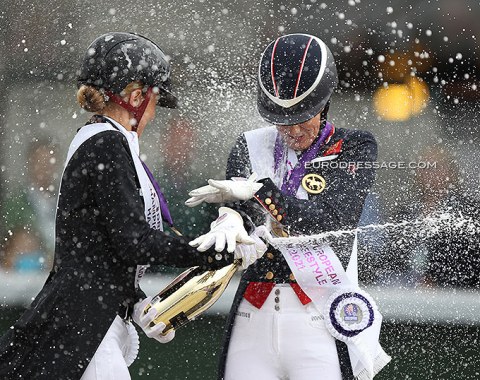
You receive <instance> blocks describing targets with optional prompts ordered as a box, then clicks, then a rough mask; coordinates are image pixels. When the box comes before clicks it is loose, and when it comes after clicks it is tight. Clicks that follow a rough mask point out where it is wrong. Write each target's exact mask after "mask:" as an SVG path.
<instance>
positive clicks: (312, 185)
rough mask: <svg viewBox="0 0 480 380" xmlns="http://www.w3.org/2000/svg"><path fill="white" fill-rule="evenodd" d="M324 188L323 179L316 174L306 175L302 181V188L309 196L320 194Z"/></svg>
mask: <svg viewBox="0 0 480 380" xmlns="http://www.w3.org/2000/svg"><path fill="white" fill-rule="evenodd" d="M325 186H326V182H325V179H324V178H323V177H322V176H320V175H318V174H307V175H306V176H305V177H303V179H302V187H303V188H304V189H305V190H307V192H308V193H310V194H320V193H321V192H322V191H323V190H325Z"/></svg>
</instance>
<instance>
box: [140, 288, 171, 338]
mask: <svg viewBox="0 0 480 380" xmlns="http://www.w3.org/2000/svg"><path fill="white" fill-rule="evenodd" d="M151 301H152V297H151V296H150V297H147V298H145V299H144V300H142V301H140V302H137V303H136V304H135V305H134V306H133V313H132V319H133V321H134V322H135V323H136V324H137V325H138V326H140V327H141V328H142V330H143V332H144V333H145V335H146V336H148V337H149V338H153V339H155V340H156V341H158V342H160V343H168V342H170V341H171V340H172V339H173V338H175V330H172V331H170V332H169V333H168V334H167V335H162V331H163V330H165V327H166V326H165V323H162V322H160V323H157V324H154V322H153V321H154V320H155V318H156V316H157V310H156V309H155V308H154V307H151V308H150V310H148V312H147V313H144V310H145V308H146V307H147V306H148V304H149V303H150V302H151ZM152 324H153V327H152V326H151V325H152Z"/></svg>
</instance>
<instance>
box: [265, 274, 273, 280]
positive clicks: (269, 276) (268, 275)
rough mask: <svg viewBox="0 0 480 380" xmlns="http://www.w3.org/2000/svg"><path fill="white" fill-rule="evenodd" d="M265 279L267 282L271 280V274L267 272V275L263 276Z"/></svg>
mask: <svg viewBox="0 0 480 380" xmlns="http://www.w3.org/2000/svg"><path fill="white" fill-rule="evenodd" d="M265 278H266V279H267V280H271V279H272V278H273V272H267V274H266V275H265Z"/></svg>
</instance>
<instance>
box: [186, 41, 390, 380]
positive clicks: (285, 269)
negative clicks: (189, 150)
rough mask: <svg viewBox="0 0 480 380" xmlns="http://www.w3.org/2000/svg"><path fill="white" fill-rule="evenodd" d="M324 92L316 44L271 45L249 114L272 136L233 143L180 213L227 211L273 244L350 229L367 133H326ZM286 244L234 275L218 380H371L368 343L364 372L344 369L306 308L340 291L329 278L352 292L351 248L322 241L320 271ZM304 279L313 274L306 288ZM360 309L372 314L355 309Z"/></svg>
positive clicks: (327, 92)
mask: <svg viewBox="0 0 480 380" xmlns="http://www.w3.org/2000/svg"><path fill="white" fill-rule="evenodd" d="M336 85H337V70H336V67H335V62H334V59H333V55H332V53H331V52H330V50H329V49H328V47H327V46H326V45H325V44H324V42H323V41H322V40H321V39H319V38H317V37H315V36H311V35H307V34H291V35H286V36H283V37H280V38H278V39H276V40H275V41H273V42H272V43H271V44H270V45H268V47H267V48H266V50H265V51H264V53H263V55H262V57H261V60H260V65H259V72H258V97H257V106H258V110H259V112H260V115H261V116H262V117H263V118H264V119H265V120H266V121H268V122H270V123H271V124H273V125H274V126H271V127H267V128H260V129H256V130H252V131H248V132H245V133H243V134H242V135H241V136H240V137H239V138H238V139H237V142H236V144H235V146H234V147H233V149H232V151H231V153H230V157H229V159H228V163H227V171H226V178H227V180H225V181H214V180H210V181H209V185H208V186H205V187H203V188H199V189H196V190H194V191H192V192H190V195H191V197H192V198H190V199H189V200H188V201H187V202H186V204H187V205H188V206H195V205H197V204H200V203H201V202H209V203H217V202H234V206H231V207H234V208H236V209H237V210H238V211H239V212H241V213H242V215H244V219H245V220H246V221H247V220H248V221H249V222H250V223H251V228H253V227H254V226H260V225H266V226H267V227H268V228H269V229H270V231H271V233H272V235H274V236H277V237H289V236H290V237H293V236H296V235H307V236H308V235H313V234H320V233H323V232H327V231H336V230H345V229H347V230H348V229H354V228H355V227H356V226H357V223H358V220H359V218H360V214H361V211H362V207H363V203H364V200H365V197H366V195H367V193H368V191H369V189H370V187H371V186H372V184H373V180H374V170H373V169H371V168H372V166H370V169H366V168H360V166H358V165H359V164H361V163H363V164H364V163H370V164H371V163H372V162H373V161H375V159H376V156H377V145H376V142H375V140H374V138H373V136H372V135H371V134H370V133H368V132H363V131H358V130H347V129H343V128H335V127H334V126H333V125H332V124H331V123H330V122H329V121H328V120H327V111H328V108H329V104H330V97H331V95H332V93H333V91H334V88H335V87H336ZM252 173H255V174H256V175H257V176H258V178H259V180H258V182H254V178H252ZM232 177H245V178H249V179H248V180H247V181H238V180H234V181H232V180H230V178H232ZM259 185H261V187H260V189H258V186H259ZM255 186H257V187H255ZM247 215H248V217H249V218H248V217H245V216H247ZM290 241H291V243H289V244H288V245H284V246H282V247H283V248H279V249H276V248H274V247H273V246H272V245H270V246H269V248H268V250H267V253H266V254H265V255H264V256H263V258H261V259H259V260H258V261H257V262H256V263H255V264H254V265H251V266H250V267H249V268H248V269H247V270H246V271H245V272H244V273H243V275H242V279H241V282H240V286H239V289H238V291H237V294H236V296H235V300H234V303H233V307H232V309H231V312H230V316H229V320H228V322H227V327H226V338H225V344H224V349H223V352H222V355H221V362H220V368H219V379H226V380H234V379H235V380H236V379H250V380H256V379H262V380H274V379H278V380H279V379H289V380H302V379H327V380H340V379H353V376H355V377H357V376H360V378H365V379H367V378H372V377H373V376H374V374H375V373H376V372H378V371H379V370H380V369H381V368H382V367H383V365H385V364H386V363H387V362H388V360H389V357H388V355H386V354H385V353H384V352H383V350H382V349H381V347H380V345H379V344H378V339H376V340H374V341H373V343H372V342H371V341H369V344H370V343H372V344H373V347H374V350H373V351H374V353H373V354H372V355H373V358H371V357H368V358H367V359H368V360H370V362H369V364H368V365H367V366H366V368H364V367H362V365H363V362H362V361H360V362H359V361H357V359H358V357H357V356H355V355H354V356H353V358H352V357H350V358H352V363H350V358H349V355H348V352H347V349H346V347H345V344H343V343H340V340H341V339H343V340H348V339H346V337H344V336H341V335H339V334H337V333H336V332H333V333H330V332H329V331H330V330H327V328H326V326H327V324H328V323H326V322H327V321H326V320H325V318H326V317H325V315H324V312H323V311H324V306H325V305H323V304H325V301H323V304H322V305H321V303H322V300H321V299H320V300H319V299H318V295H319V294H320V295H322V294H330V293H331V291H332V289H334V286H337V288H339V289H344V288H343V287H342V286H340V285H343V284H342V282H339V279H340V278H341V279H342V281H343V280H347V278H348V281H349V282H350V285H351V287H352V288H354V289H355V291H357V289H358V285H357V284H356V281H355V280H356V278H355V277H356V276H355V275H353V274H352V273H356V261H355V258H356V251H355V250H352V244H353V236H352V235H349V237H348V239H347V241H330V243H329V244H330V247H329V248H331V249H332V250H333V252H334V253H335V255H333V254H332V252H330V251H329V253H328V255H329V256H328V260H327V248H325V247H324V246H321V249H322V251H318V252H317V251H315V250H313V248H312V247H308V248H309V249H307V250H306V248H305V246H303V245H301V244H300V243H299V242H300V241H299V240H298V239H297V240H295V239H292V240H290ZM272 243H273V244H275V243H274V242H273V241H272ZM316 245H317V246H318V248H320V246H319V244H316ZM277 247H280V246H277ZM285 247H286V248H285ZM316 249H317V248H316ZM333 256H335V260H336V261H335V260H333ZM351 257H352V258H353V259H354V260H352V261H351V262H352V264H351V265H350V266H349V271H348V275H347V274H346V268H347V264H348V263H349V262H350V259H351ZM334 262H335V263H334ZM314 265H315V266H314ZM306 268H307V269H306ZM304 272H308V273H313V274H314V277H313V279H314V283H313V284H312V283H311V282H308V280H311V277H308V278H304V274H303V273H304ZM297 277H298V278H297ZM300 277H301V278H300ZM297 279H298V281H297ZM305 284H307V285H309V286H310V287H307V286H304V285H305ZM329 286H330V287H329ZM307 289H309V291H307ZM311 289H314V290H313V291H312V290H311ZM322 292H324V293H322ZM328 292H330V293H328ZM307 293H308V294H307ZM355 294H357V293H355ZM358 294H360V290H358ZM342 295H343V294H342ZM310 296H312V298H310ZM359 297H360V298H361V299H365V300H367V301H368V300H369V298H366V296H365V297H364V296H363V295H360V296H359ZM320 298H321V297H320ZM360 298H359V299H360ZM345 299H346V298H345ZM342 300H344V298H342ZM312 301H313V302H312ZM335 302H337V301H336V299H334V300H333V301H332V302H331V303H332V305H336V304H335ZM342 302H346V301H342ZM349 302H350V301H349ZM359 302H360V301H358V300H357V299H354V300H353V301H351V302H350V304H351V305H350V304H349V305H350V306H348V305H347V304H345V305H344V306H345V310H346V311H345V313H344V314H345V315H347V317H348V318H352V320H353V319H355V318H360V319H361V316H359V315H360V314H359V313H358V312H357V311H358V310H359V308H358V307H357V306H358V305H357V303H359ZM339 304H340V303H339ZM369 304H373V301H371V302H370V301H369ZM340 305H343V304H340ZM359 305H360V303H359ZM361 305H362V307H366V308H367V311H368V310H373V309H368V305H367V303H365V302H364V303H362V304H361ZM347 306H348V307H347ZM372 313H373V312H372ZM340 314H341V313H340ZM344 314H341V315H344ZM366 314H367V313H364V315H365V316H366ZM375 317H376V320H374V318H373V314H372V318H371V319H370V320H369V319H365V318H364V319H363V321H364V323H366V325H365V326H366V327H365V326H364V327H363V328H365V329H366V328H367V327H370V325H372V326H374V327H372V329H373V328H377V327H378V326H379V323H380V321H381V316H379V315H378V314H375ZM377 317H378V318H377ZM348 318H347V319H348ZM337 322H338V325H339V326H340V328H344V329H348V328H349V326H344V325H343V324H342V323H344V322H342V321H332V323H330V325H334V324H335V326H336V325H337ZM369 323H370V325H369ZM367 325H368V326H367ZM342 331H343V330H342ZM358 331H359V332H360V330H358ZM369 331H371V330H369ZM332 335H335V338H337V339H335V338H334V337H333V336H332ZM347 335H348V334H347ZM374 335H375V334H374ZM362 359H363V357H362ZM361 376H366V377H361Z"/></svg>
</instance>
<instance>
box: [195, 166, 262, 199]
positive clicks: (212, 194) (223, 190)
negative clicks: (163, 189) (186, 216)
mask: <svg viewBox="0 0 480 380" xmlns="http://www.w3.org/2000/svg"><path fill="white" fill-rule="evenodd" d="M256 179H257V175H256V174H255V173H253V174H252V175H251V176H250V177H249V178H248V179H245V178H241V177H234V178H232V179H231V180H224V181H218V180H215V179H209V180H208V185H207V186H203V187H199V188H198V189H195V190H192V191H190V192H189V193H188V195H190V197H191V198H189V199H188V200H187V201H186V202H185V204H186V205H187V206H188V207H195V206H198V205H199V204H200V203H202V202H207V203H225V202H230V201H246V200H248V199H250V198H252V197H253V195H254V194H255V193H256V192H257V191H258V190H260V188H261V187H262V186H263V185H262V184H261V183H257V182H255V180H256Z"/></svg>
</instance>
